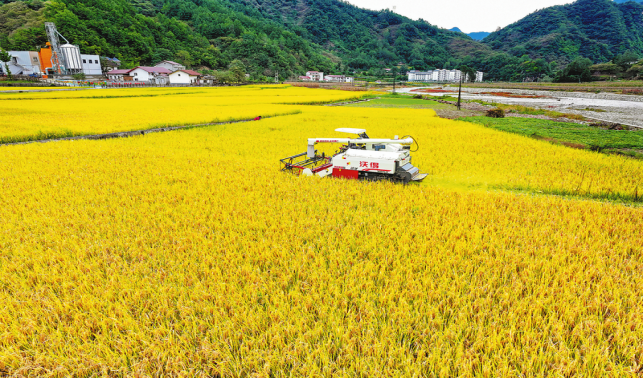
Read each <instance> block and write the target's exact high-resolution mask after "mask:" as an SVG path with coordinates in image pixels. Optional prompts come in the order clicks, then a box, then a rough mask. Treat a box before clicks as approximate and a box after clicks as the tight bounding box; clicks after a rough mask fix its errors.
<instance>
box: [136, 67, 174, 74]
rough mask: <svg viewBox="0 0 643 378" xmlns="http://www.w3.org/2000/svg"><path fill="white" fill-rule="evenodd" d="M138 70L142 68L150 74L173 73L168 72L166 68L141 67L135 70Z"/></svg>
mask: <svg viewBox="0 0 643 378" xmlns="http://www.w3.org/2000/svg"><path fill="white" fill-rule="evenodd" d="M137 68H140V69H142V70H143V71H146V72H149V73H158V74H170V73H172V71H170V70H168V69H167V68H165V67H144V66H139V67H136V68H134V70H135V69H137ZM132 71H133V70H132Z"/></svg>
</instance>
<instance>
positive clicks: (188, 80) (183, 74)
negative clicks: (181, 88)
mask: <svg viewBox="0 0 643 378" xmlns="http://www.w3.org/2000/svg"><path fill="white" fill-rule="evenodd" d="M201 76H202V75H201V74H200V73H198V72H196V71H192V70H177V71H174V72H172V73H171V74H169V75H168V77H169V79H170V84H197V83H198V82H199V78H200V77H201Z"/></svg>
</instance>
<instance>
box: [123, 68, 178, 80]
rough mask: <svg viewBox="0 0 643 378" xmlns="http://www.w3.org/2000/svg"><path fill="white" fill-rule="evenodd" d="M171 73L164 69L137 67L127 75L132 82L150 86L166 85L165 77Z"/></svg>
mask: <svg viewBox="0 0 643 378" xmlns="http://www.w3.org/2000/svg"><path fill="white" fill-rule="evenodd" d="M171 73H172V71H170V70H168V69H167V68H164V67H144V66H139V67H136V68H134V69H133V70H131V71H130V72H129V73H128V75H129V76H131V77H132V81H142V82H146V83H151V84H167V82H168V79H167V77H168V75H169V74H171Z"/></svg>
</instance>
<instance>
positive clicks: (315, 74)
mask: <svg viewBox="0 0 643 378" xmlns="http://www.w3.org/2000/svg"><path fill="white" fill-rule="evenodd" d="M306 76H308V77H309V78H310V81H323V80H324V73H323V72H319V71H308V72H306Z"/></svg>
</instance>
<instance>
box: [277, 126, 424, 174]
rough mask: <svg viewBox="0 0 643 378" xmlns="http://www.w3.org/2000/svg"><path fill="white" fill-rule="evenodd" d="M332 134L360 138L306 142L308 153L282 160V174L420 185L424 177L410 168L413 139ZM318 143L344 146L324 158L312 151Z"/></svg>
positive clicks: (355, 131) (351, 131) (354, 131)
mask: <svg viewBox="0 0 643 378" xmlns="http://www.w3.org/2000/svg"><path fill="white" fill-rule="evenodd" d="M335 131H339V132H343V133H349V134H357V135H358V137H359V138H311V139H308V150H307V151H306V152H303V153H301V154H298V155H293V156H289V157H287V158H284V159H281V163H282V167H281V170H282V171H288V172H292V173H295V174H298V175H306V176H312V175H317V176H320V177H326V176H332V177H342V178H347V179H356V180H357V179H359V180H370V181H380V180H388V181H394V182H402V183H409V182H411V181H422V180H424V178H425V177H426V176H427V174H426V173H420V170H419V169H418V168H416V167H414V166H413V164H411V145H413V144H414V143H415V144H417V143H416V142H415V139H413V137H404V138H402V139H399V138H398V137H397V136H395V138H394V139H371V138H369V137H368V135H366V130H364V129H347V128H342V129H337V130H335ZM317 143H344V145H343V146H342V147H341V148H340V149H339V151H337V152H336V153H335V155H333V156H326V155H325V154H324V153H322V154H319V153H318V152H317V150H316V149H315V144H317ZM416 151H417V150H416ZM413 152H415V151H413Z"/></svg>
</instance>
